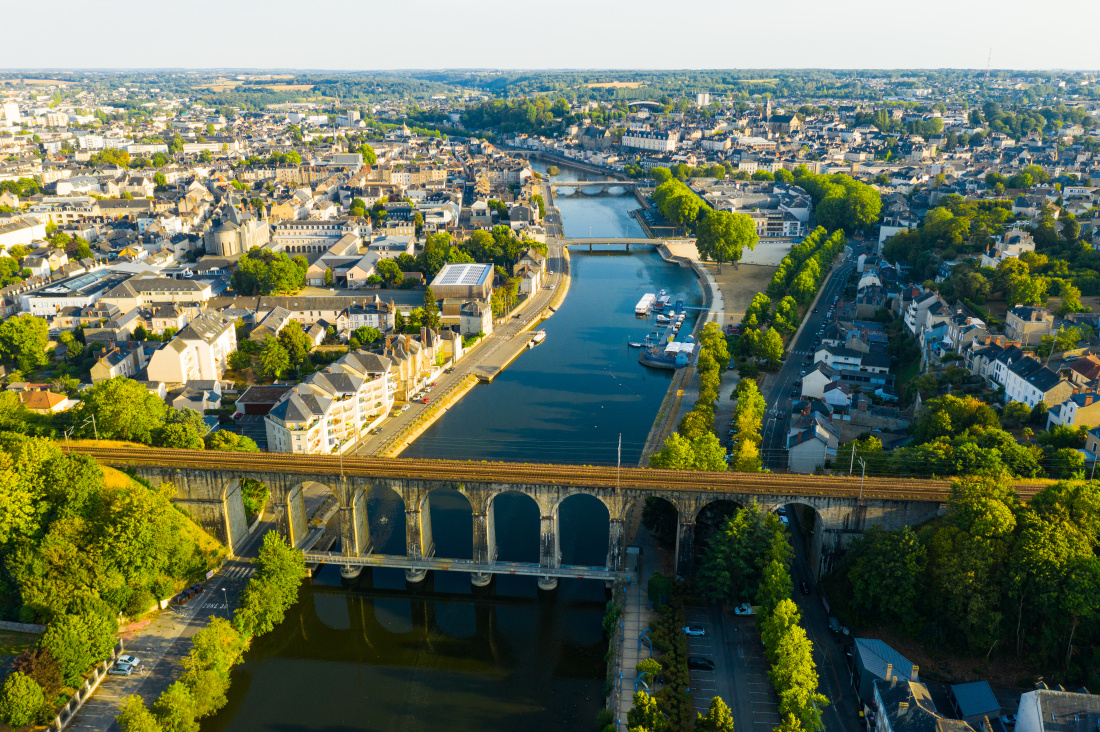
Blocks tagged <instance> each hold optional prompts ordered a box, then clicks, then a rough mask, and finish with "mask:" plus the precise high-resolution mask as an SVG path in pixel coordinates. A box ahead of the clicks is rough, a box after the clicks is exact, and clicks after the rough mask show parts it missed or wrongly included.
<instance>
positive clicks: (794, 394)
mask: <svg viewBox="0 0 1100 732" xmlns="http://www.w3.org/2000/svg"><path fill="white" fill-rule="evenodd" d="M797 396H798V389H791V398H792V399H793V398H795V397H797Z"/></svg>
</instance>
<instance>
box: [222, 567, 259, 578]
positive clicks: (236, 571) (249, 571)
mask: <svg viewBox="0 0 1100 732" xmlns="http://www.w3.org/2000/svg"><path fill="white" fill-rule="evenodd" d="M255 573H256V568H255V567H253V566H250V565H241V566H237V567H230V568H229V569H227V570H225V572H224V576H225V577H226V579H248V578H249V577H251V576H252V575H253V574H255Z"/></svg>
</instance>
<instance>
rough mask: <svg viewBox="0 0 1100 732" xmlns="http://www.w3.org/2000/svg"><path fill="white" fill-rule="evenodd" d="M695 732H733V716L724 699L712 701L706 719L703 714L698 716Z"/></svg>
mask: <svg viewBox="0 0 1100 732" xmlns="http://www.w3.org/2000/svg"><path fill="white" fill-rule="evenodd" d="M695 732H733V714H732V713H731V712H730V708H729V707H728V706H727V705H726V703H725V702H724V701H722V697H720V696H716V697H713V698H712V699H711V700H710V708H709V709H707V714H706V716H705V717H704V716H703V715H702V714H701V713H700V714H698V715H696V718H695Z"/></svg>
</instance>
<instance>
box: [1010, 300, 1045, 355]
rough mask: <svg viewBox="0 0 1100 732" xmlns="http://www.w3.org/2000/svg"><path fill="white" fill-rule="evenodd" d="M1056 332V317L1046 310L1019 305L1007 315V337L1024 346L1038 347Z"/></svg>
mask: <svg viewBox="0 0 1100 732" xmlns="http://www.w3.org/2000/svg"><path fill="white" fill-rule="evenodd" d="M1053 332H1054V315H1053V314H1052V313H1051V312H1050V311H1049V310H1047V309H1046V308H1041V307H1033V306H1030V305H1017V306H1016V307H1014V308H1012V309H1011V310H1009V311H1008V312H1007V313H1006V314H1005V335H1006V336H1008V338H1009V339H1010V340H1013V341H1019V342H1020V343H1021V344H1022V345H1024V346H1037V345H1039V343H1040V342H1041V341H1042V339H1043V337H1044V336H1048V335H1051V333H1053Z"/></svg>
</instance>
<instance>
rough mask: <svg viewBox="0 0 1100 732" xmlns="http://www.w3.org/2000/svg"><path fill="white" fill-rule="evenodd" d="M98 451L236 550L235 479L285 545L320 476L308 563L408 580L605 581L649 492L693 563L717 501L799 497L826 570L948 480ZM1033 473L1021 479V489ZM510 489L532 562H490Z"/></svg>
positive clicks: (930, 506)
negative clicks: (575, 502) (386, 531)
mask: <svg viewBox="0 0 1100 732" xmlns="http://www.w3.org/2000/svg"><path fill="white" fill-rule="evenodd" d="M64 449H65V450H67V451H71V452H80V453H83V454H87V455H90V456H92V457H94V458H95V459H96V460H98V461H99V462H101V463H103V464H105V465H110V466H113V467H116V468H121V469H124V470H129V471H132V472H134V473H135V474H136V475H139V476H141V477H143V478H145V479H147V480H149V481H152V482H154V483H161V482H168V483H171V484H172V485H173V486H175V488H176V494H175V496H174V498H173V500H174V501H175V502H176V503H177V504H178V505H180V506H181V507H183V508H185V509H186V510H187V511H188V512H189V513H190V514H191V515H192V516H193V517H194V518H195V519H196V520H197V521H198V522H200V523H201V524H202V525H203V526H204V527H205V528H206V529H207V530H208V531H210V532H211V533H212V534H214V535H216V536H217V537H218V538H219V539H220V540H221V541H222V542H224V543H225V544H226V545H227V546H229V547H233V548H236V547H237V546H238V545H239V543H240V542H241V541H243V539H244V538H245V537H246V535H247V526H246V525H245V517H244V504H243V502H242V499H241V488H240V482H241V480H243V479H245V478H252V479H255V480H259V481H261V482H263V483H265V484H266V485H267V486H268V487H269V488H270V489H271V492H272V497H273V500H274V504H275V508H276V511H277V513H278V525H279V527H280V529H281V530H282V531H283V532H284V533H285V535H286V536H287V538H288V539H289V540H290V542H291V543H293V544H295V545H298V544H300V543H302V542H303V541H304V539H305V538H306V537H307V536H308V535H309V531H308V527H307V523H306V516H305V505H304V499H303V486H304V484H305V483H310V482H316V483H321V484H323V485H325V486H327V488H328V489H329V490H330V491H332V493H333V495H334V496H335V497H336V499H337V501H338V504H339V507H340V508H339V516H340V532H341V534H340V535H341V552H340V553H339V554H334V553H320V552H318V553H310V554H309V560H310V561H326V562H332V563H337V564H341V565H343V566H344V572H345V574H346V575H347V576H355V575H356V574H358V573H359V572H360V571H361V569H362V567H364V566H390V567H401V568H404V569H405V573H406V578H407V579H408V580H409V581H410V582H418V581H420V580H423V579H424V578H425V577H426V575H427V572H428V570H431V569H436V570H451V571H462V572H469V573H470V574H471V575H472V580H473V582H474V584H477V585H485V584H488V582H489V581H490V580H491V579H492V575H493V574H498V573H510V574H529V575H535V576H537V577H539V585H540V586H541V587H543V588H545V589H550V588H552V587H553V586H555V585H556V584H557V578H558V577H577V576H586V577H591V578H595V579H611V578H613V577H615V576H617V575H619V574H621V573H622V572H623V569H624V565H625V554H626V541H627V524H628V522H629V520H630V518H631V516H632V512H633V511H641V510H642V507H643V506H644V505H645V502H646V501H647V500H648V499H659V500H661V501H665V502H667V503H668V504H669V506H671V508H672V509H674V510H675V513H676V516H677V519H676V532H675V533H676V536H675V552H676V566H677V569H678V571H679V572H680V573H681V574H688V573H690V572H691V570H692V563H693V558H694V554H695V533H696V521H697V519H698V518H699V517H700V514H701V512H703V511H704V509H706V508H707V507H708V506H711V505H712V504H714V503H715V502H717V501H730V502H733V503H736V504H739V505H747V504H749V503H750V502H752V501H756V502H758V503H759V504H760V505H761V506H762V507H763V508H765V509H766V510H769V511H771V510H775V509H776V508H778V507H779V506H783V505H787V504H796V505H801V506H805V507H807V508H808V509H809V510H811V511H812V512H813V521H812V526H813V539H812V543H811V547H812V548H811V557H810V560H811V567H812V568H813V571H814V572H815V573H816V574H818V575H820V574H821V572H822V571H827V570H828V569H830V568H831V564H832V561H833V560H834V558H835V557H836V555H837V553H838V550H839V549H840V548H841V547H842V546H843V545H844V544H845V543H846V542H848V541H849V540H851V538H853V537H854V536H858V535H859V534H861V533H862V532H863V531H864V530H865V529H866V528H868V527H870V526H881V527H884V528H890V529H894V528H901V527H902V526H909V525H913V524H917V523H921V522H923V521H926V520H928V519H930V518H932V517H934V516H936V515H938V514H939V513H940V512H941V510H942V507H943V504H944V503H945V502H946V501H947V499H948V497H949V495H950V483H949V482H948V481H945V480H909V479H902V478H871V477H869V478H867V479H866V480H865V481H862V482H861V481H859V480H853V479H852V478H849V477H830V476H817V475H792V474H777V473H733V472H725V473H708V472H699V471H680V470H652V469H648V468H622V469H621V470H620V469H616V468H615V467H613V466H611V467H608V466H587V465H547V464H537V463H500V462H498V463H491V462H479V461H463V460H411V459H400V458H355V457H347V458H340V457H337V456H317V455H308V456H307V455H293V454H275V453H239V452H216V451H198V450H170V449H161V448H142V447H132V448H130V447H126V448H121V447H97V446H89V445H71V444H70V445H66V446H65V447H64ZM1041 487H1042V486H1041V484H1039V483H1021V484H1019V485H1017V486H1016V489H1017V492H1018V493H1019V494H1020V496H1021V498H1024V499H1027V498H1030V497H1031V496H1032V495H1034V494H1035V493H1036V492H1037V491H1038V490H1039V489H1040V488H1041ZM438 490H454V491H457V492H458V493H460V494H462V495H463V496H465V498H466V499H467V501H468V502H469V504H470V510H471V519H472V521H473V547H472V555H471V556H472V558H471V559H469V560H464V559H458V560H456V559H446V558H441V557H435V556H434V555H435V544H434V542H433V541H432V524H431V514H430V508H429V502H428V497H429V495H430V494H431V493H432V492H434V491H438ZM377 491H392V492H393V493H394V494H396V496H397V497H399V498H400V499H401V501H402V502H403V504H404V510H405V538H406V552H405V555H404V556H387V555H381V554H375V553H373V551H372V543H371V538H370V531H369V522H368V517H367V508H366V506H367V497H368V495H371V494H373V493H374V492H377ZM506 493H518V494H522V495H525V496H527V497H528V498H530V499H531V500H532V501H534V503H535V504H536V505H537V506H538V509H539V517H540V543H539V547H540V549H539V561H538V563H537V565H535V564H519V563H508V562H498V561H497V549H496V539H495V517H494V499H495V498H496V497H498V496H500V495H503V494H506ZM578 495H584V496H589V497H591V498H594V499H596V500H597V501H599V502H600V503H601V504H603V507H604V508H606V510H607V515H608V521H609V531H608V538H607V541H608V548H607V561H606V563H605V564H604V566H600V567H576V566H563V564H562V561H561V559H562V557H561V551H560V548H559V528H560V527H559V509H560V507H561V505H562V503H563V502H564V501H566V500H570V499H572V498H573V497H574V496H578Z"/></svg>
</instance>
